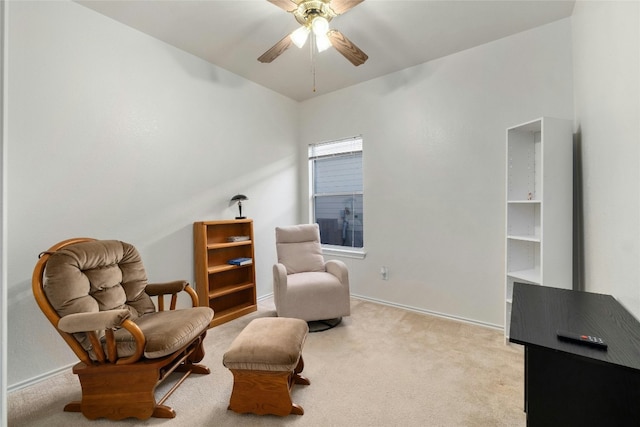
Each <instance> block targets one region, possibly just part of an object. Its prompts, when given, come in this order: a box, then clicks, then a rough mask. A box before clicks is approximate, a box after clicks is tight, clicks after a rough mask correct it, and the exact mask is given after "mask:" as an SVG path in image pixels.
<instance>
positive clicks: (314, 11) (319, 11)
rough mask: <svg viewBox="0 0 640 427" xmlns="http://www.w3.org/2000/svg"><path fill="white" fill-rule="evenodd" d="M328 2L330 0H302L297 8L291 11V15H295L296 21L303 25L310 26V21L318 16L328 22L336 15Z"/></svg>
mask: <svg viewBox="0 0 640 427" xmlns="http://www.w3.org/2000/svg"><path fill="white" fill-rule="evenodd" d="M330 2H331V0H309V1H302V2H300V4H299V5H298V8H297V9H296V10H294V11H293V15H294V16H295V17H296V21H298V22H299V23H300V24H302V25H304V26H311V22H312V21H313V20H314V19H315V18H317V17H319V16H321V17H323V18H324V19H326V20H327V22H329V21H331V20H332V19H333V18H334V17H336V16H337V14H336V13H335V12H334V11H333V9H331V7H330V6H329V3H330Z"/></svg>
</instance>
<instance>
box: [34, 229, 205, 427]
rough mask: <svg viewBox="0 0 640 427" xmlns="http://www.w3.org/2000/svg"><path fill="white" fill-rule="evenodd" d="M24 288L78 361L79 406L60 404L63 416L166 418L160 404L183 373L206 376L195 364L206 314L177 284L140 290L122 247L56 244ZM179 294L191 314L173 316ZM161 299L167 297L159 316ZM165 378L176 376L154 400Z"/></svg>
mask: <svg viewBox="0 0 640 427" xmlns="http://www.w3.org/2000/svg"><path fill="white" fill-rule="evenodd" d="M32 289H33V294H34V296H35V299H36V302H37V303H38V305H39V306H40V309H41V310H42V311H43V313H44V314H45V316H46V317H47V319H49V321H50V322H51V324H52V325H53V326H54V328H55V329H56V330H57V331H58V333H60V335H61V336H62V338H64V340H65V341H66V343H67V344H68V345H69V347H71V349H72V350H73V352H74V353H75V354H76V356H78V358H79V359H80V362H79V363H77V364H76V365H75V366H74V367H73V372H74V373H75V374H76V375H78V377H79V379H80V384H81V385H82V400H81V401H75V402H71V403H69V404H67V405H66V406H65V408H64V410H65V411H72V412H82V414H83V415H84V416H86V417H87V418H89V419H95V418H100V417H106V418H109V419H112V420H120V419H123V418H127V417H135V418H139V419H146V418H149V417H151V416H154V417H160V418H173V417H175V412H174V411H173V409H171V408H170V407H168V406H166V405H164V401H165V400H166V398H167V397H168V396H169V395H170V394H171V393H172V392H173V391H174V390H175V389H176V388H177V387H178V386H179V385H180V384H181V383H182V381H183V380H184V379H185V378H186V377H187V376H188V375H189V374H191V373H196V374H208V373H209V369H208V368H207V367H205V366H203V365H198V364H196V363H197V362H200V361H201V360H202V358H203V357H204V348H203V346H202V340H203V339H204V337H205V335H206V331H207V328H208V327H209V323H210V322H211V319H212V318H213V310H212V309H210V308H209V307H197V305H198V296H197V294H196V292H195V291H194V290H193V289H192V288H191V287H190V286H189V285H188V284H187V282H185V281H183V280H178V281H174V282H167V283H162V284H148V283H147V276H146V273H145V270H144V267H143V265H142V261H141V259H140V256H139V254H138V251H136V249H135V248H134V247H133V246H131V245H130V244H128V243H124V242H120V241H116V240H95V239H89V238H76V239H69V240H65V241H63V242H60V243H58V244H56V245H54V246H52V247H51V248H50V249H49V250H48V251H46V252H43V253H42V254H41V257H40V260H39V261H38V263H37V264H36V267H35V269H34V271H33V280H32ZM182 291H185V293H184V295H187V297H188V298H189V300H190V302H191V304H192V306H193V308H185V309H179V310H176V309H175V308H176V305H177V296H178V294H179V293H181V292H182ZM164 295H171V302H170V306H169V310H167V311H164V308H165V305H164ZM152 296H156V297H157V298H158V309H159V310H156V307H155V305H154V302H153V301H152V299H151V297H152ZM172 372H184V375H183V377H182V378H181V379H180V380H179V381H177V382H176V383H175V385H174V386H173V387H172V388H171V389H170V390H169V391H168V392H167V393H166V394H165V396H164V397H162V398H161V399H160V400H159V401H156V399H155V394H154V392H155V389H156V386H157V385H158V384H160V383H161V382H163V381H164V380H165V379H166V378H167V377H168V376H169V374H171V373H172Z"/></svg>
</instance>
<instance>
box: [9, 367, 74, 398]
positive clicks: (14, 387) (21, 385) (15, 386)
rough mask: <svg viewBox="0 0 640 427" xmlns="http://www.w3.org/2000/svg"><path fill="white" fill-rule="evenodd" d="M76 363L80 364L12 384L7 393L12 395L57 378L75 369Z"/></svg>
mask: <svg viewBox="0 0 640 427" xmlns="http://www.w3.org/2000/svg"><path fill="white" fill-rule="evenodd" d="M76 363H78V362H73V363H71V364H69V365H66V366H62V367H60V368H56V369H54V370H52V371H49V372H45V373H44V374H40V375H38V376H35V377H33V378H29V379H27V380H24V381H21V382H19V383H16V384H12V385H10V386H8V387H7V393H12V392H14V391H18V390H21V389H23V388H25V387H30V386H32V385H35V384H37V383H39V382H40V381H44V380H46V379H48V378H51V377H55V376H56V375H60V374H61V373H63V372H64V371H66V370H68V369H71V368H72V367H73V365H75V364H76Z"/></svg>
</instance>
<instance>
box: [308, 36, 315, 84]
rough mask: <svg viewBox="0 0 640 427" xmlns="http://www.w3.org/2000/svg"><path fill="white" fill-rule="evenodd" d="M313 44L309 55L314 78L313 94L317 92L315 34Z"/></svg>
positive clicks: (310, 44) (310, 45)
mask: <svg viewBox="0 0 640 427" xmlns="http://www.w3.org/2000/svg"><path fill="white" fill-rule="evenodd" d="M311 37H312V40H311V41H312V43H309V54H310V55H311V76H312V78H313V92H314V93H315V91H316V56H315V55H314V50H313V48H314V46H315V34H313V32H312V34H311Z"/></svg>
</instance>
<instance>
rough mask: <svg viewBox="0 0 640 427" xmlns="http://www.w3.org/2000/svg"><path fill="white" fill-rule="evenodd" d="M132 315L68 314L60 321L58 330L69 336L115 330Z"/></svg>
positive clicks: (118, 312) (122, 312)
mask: <svg viewBox="0 0 640 427" xmlns="http://www.w3.org/2000/svg"><path fill="white" fill-rule="evenodd" d="M130 315H131V314H130V313H129V310H109V311H98V312H91V313H74V314H68V315H66V316H64V317H62V318H61V319H60V321H59V322H58V329H60V330H61V331H63V332H66V333H69V334H73V333H77V332H92V331H103V330H106V329H115V328H119V327H120V326H121V325H122V322H124V321H125V320H126V319H128V318H129V316H130Z"/></svg>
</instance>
